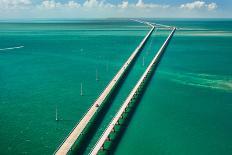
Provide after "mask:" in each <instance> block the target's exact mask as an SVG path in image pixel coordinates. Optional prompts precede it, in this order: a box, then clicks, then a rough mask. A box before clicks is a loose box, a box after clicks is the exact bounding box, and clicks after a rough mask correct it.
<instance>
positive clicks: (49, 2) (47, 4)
mask: <svg viewBox="0 0 232 155" xmlns="http://www.w3.org/2000/svg"><path fill="white" fill-rule="evenodd" d="M61 6H62V5H61V3H59V2H56V1H55V0H46V1H43V2H42V4H41V7H42V8H46V9H54V8H58V7H61Z"/></svg>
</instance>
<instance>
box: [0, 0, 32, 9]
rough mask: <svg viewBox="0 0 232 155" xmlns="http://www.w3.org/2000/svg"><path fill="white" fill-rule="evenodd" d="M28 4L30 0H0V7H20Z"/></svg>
mask: <svg viewBox="0 0 232 155" xmlns="http://www.w3.org/2000/svg"><path fill="white" fill-rule="evenodd" d="M30 4H31V1H30V0H0V8H1V9H19V8H20V9H22V8H25V7H27V6H29V5H30Z"/></svg>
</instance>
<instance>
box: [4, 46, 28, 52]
mask: <svg viewBox="0 0 232 155" xmlns="http://www.w3.org/2000/svg"><path fill="white" fill-rule="evenodd" d="M23 47H24V46H16V47H8V48H0V51H7V50H14V49H19V48H23Z"/></svg>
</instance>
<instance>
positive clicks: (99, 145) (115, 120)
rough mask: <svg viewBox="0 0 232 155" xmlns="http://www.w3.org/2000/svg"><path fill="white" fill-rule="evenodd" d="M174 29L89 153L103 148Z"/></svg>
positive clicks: (156, 61) (94, 154) (94, 152)
mask: <svg viewBox="0 0 232 155" xmlns="http://www.w3.org/2000/svg"><path fill="white" fill-rule="evenodd" d="M175 30H176V28H173V30H172V32H171V33H170V35H169V36H168V38H167V39H166V41H165V42H164V44H163V45H162V47H161V48H160V49H159V51H158V53H157V54H156V55H155V57H154V58H153V60H152V61H151V63H150V64H149V66H148V67H147V69H146V71H145V72H144V74H143V75H142V77H141V78H140V79H139V81H138V82H137V84H136V85H135V87H134V88H133V89H132V91H131V92H130V94H129V96H128V97H127V99H126V100H125V101H124V103H123V105H122V106H121V108H120V109H119V111H118V112H117V114H116V115H115V117H114V118H113V119H112V121H111V123H110V124H109V126H108V127H107V128H106V130H105V132H104V133H103V135H102V136H101V138H100V139H99V141H98V142H97V144H96V145H95V147H94V148H93V150H92V152H91V153H90V154H91V155H96V154H97V153H98V152H99V151H100V150H101V148H104V143H105V142H106V141H107V140H108V139H109V135H110V133H111V132H112V131H114V128H115V126H116V125H117V124H118V122H119V120H120V118H122V115H123V113H124V112H125V111H126V108H127V107H128V106H129V104H130V103H131V102H132V100H133V99H134V98H135V96H136V95H137V94H138V93H139V89H140V88H141V86H142V85H143V84H144V83H145V82H146V78H147V76H148V75H149V73H150V72H151V71H152V70H153V69H154V65H155V64H156V63H158V61H159V58H160V57H161V55H162V53H163V51H164V49H165V47H166V46H167V45H168V42H169V41H170V39H171V38H172V36H173V34H174V32H175Z"/></svg>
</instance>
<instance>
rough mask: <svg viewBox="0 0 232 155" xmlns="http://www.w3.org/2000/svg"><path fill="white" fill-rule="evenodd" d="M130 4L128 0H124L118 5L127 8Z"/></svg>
mask: <svg viewBox="0 0 232 155" xmlns="http://www.w3.org/2000/svg"><path fill="white" fill-rule="evenodd" d="M128 6H129V2H128V1H122V3H121V4H119V5H118V7H119V8H121V9H126V8H128Z"/></svg>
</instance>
